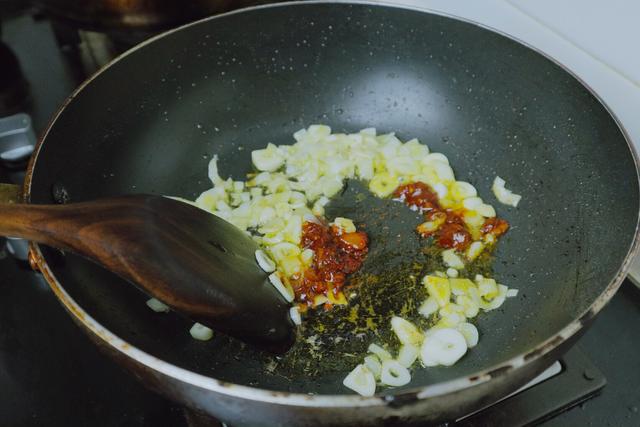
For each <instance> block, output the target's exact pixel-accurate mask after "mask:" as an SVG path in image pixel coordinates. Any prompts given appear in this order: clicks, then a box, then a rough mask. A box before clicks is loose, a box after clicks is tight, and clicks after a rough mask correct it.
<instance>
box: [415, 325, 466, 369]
mask: <svg viewBox="0 0 640 427" xmlns="http://www.w3.org/2000/svg"><path fill="white" fill-rule="evenodd" d="M466 352H467V342H466V340H465V338H464V335H462V333H460V332H459V331H457V330H455V329H452V328H443V329H438V330H436V331H434V332H433V333H431V334H428V335H427V337H426V338H425V340H424V343H423V344H422V348H421V349H420V358H421V359H422V363H423V364H424V365H425V366H436V365H444V366H451V365H453V364H454V363H456V362H457V361H458V360H460V358H461V357H462V356H464V355H465V353H466Z"/></svg>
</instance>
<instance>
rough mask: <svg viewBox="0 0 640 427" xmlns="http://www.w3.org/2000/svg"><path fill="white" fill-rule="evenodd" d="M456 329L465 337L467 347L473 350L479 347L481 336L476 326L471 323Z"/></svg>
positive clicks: (461, 324) (462, 324) (465, 323)
mask: <svg viewBox="0 0 640 427" xmlns="http://www.w3.org/2000/svg"><path fill="white" fill-rule="evenodd" d="M456 329H457V330H458V331H460V333H461V334H462V335H464V339H465V341H467V347H469V348H473V347H475V346H476V345H478V340H479V338H480V334H479V333H478V328H476V327H475V325H473V324H472V323H469V322H464V323H460V324H459V325H458V326H456Z"/></svg>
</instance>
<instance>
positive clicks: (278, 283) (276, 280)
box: [269, 273, 293, 302]
mask: <svg viewBox="0 0 640 427" xmlns="http://www.w3.org/2000/svg"><path fill="white" fill-rule="evenodd" d="M269 282H271V284H272V285H273V286H274V287H275V288H276V289H277V290H278V292H280V294H281V295H282V296H283V297H284V299H285V300H286V301H287V302H292V301H293V293H292V292H289V289H287V287H286V286H285V285H284V284H283V283H282V280H280V277H279V276H278V273H271V274H270V275H269Z"/></svg>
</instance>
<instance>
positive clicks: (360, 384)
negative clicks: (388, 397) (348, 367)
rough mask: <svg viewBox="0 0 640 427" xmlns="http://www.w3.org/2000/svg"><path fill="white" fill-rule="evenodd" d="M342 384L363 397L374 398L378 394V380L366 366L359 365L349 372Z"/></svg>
mask: <svg viewBox="0 0 640 427" xmlns="http://www.w3.org/2000/svg"><path fill="white" fill-rule="evenodd" d="M342 384H343V385H344V386H345V387H347V388H350V389H351V390H353V391H355V392H356V393H358V394H359V395H361V396H373V395H374V393H375V392H376V379H375V378H374V377H373V374H372V373H371V371H369V369H368V368H367V367H366V366H364V365H358V366H356V367H355V368H354V369H353V371H351V372H349V375H347V376H346V377H345V378H344V380H342Z"/></svg>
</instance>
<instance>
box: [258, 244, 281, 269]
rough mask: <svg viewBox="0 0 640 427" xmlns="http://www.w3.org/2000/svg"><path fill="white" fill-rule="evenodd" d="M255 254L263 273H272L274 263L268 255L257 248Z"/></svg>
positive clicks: (274, 266)
mask: <svg viewBox="0 0 640 427" xmlns="http://www.w3.org/2000/svg"><path fill="white" fill-rule="evenodd" d="M255 256H256V261H257V262H258V265H259V266H260V268H261V269H262V270H263V271H264V272H265V273H273V272H274V271H276V263H275V262H273V260H272V259H271V258H269V255H267V254H266V253H265V251H263V250H262V249H258V250H256V253H255Z"/></svg>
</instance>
